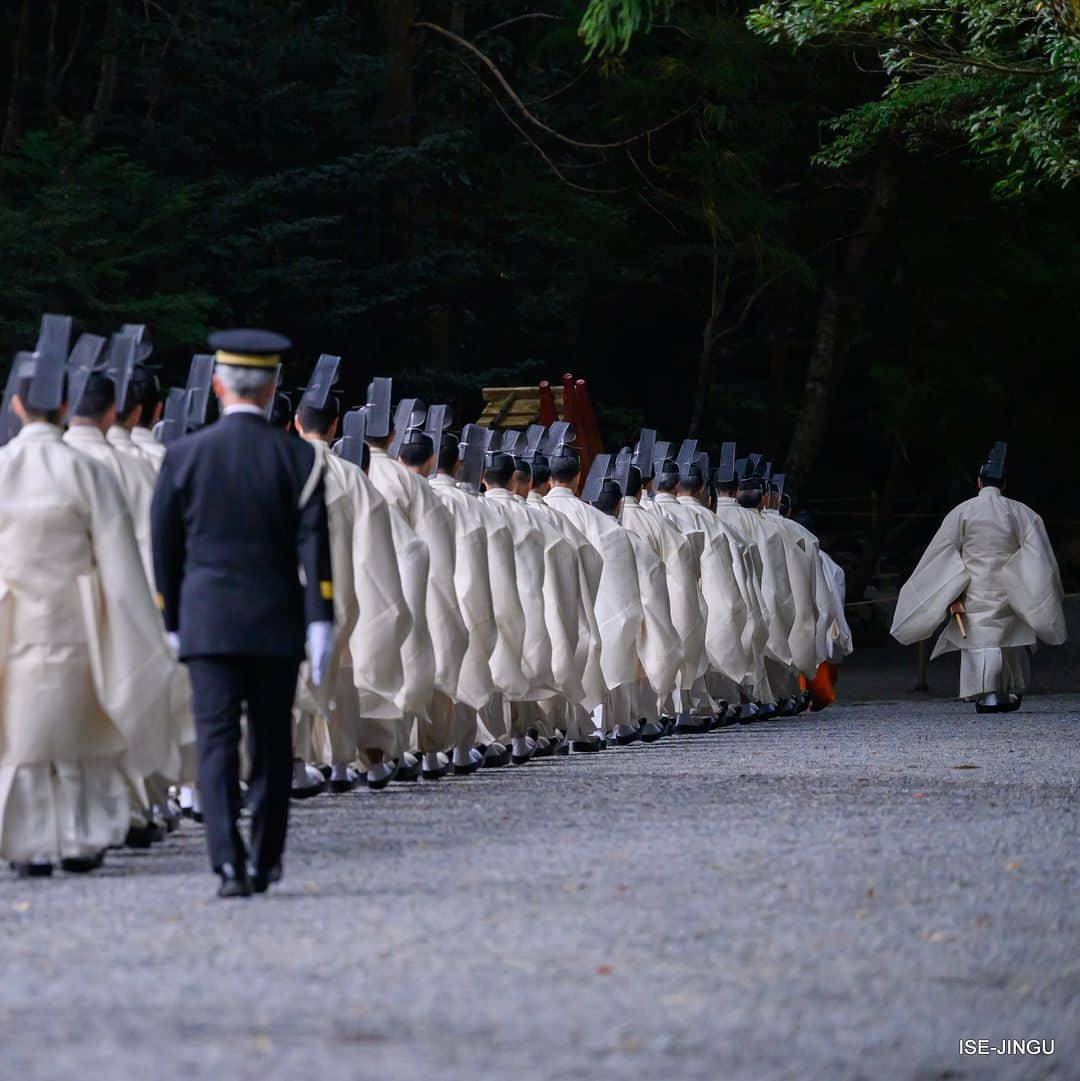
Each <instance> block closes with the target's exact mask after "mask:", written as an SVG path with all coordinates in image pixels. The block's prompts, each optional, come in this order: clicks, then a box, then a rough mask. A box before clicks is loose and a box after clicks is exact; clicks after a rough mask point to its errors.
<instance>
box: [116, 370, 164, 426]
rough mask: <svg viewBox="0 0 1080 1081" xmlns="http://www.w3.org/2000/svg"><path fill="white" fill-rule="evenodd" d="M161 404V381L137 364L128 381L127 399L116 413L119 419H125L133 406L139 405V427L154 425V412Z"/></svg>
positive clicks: (132, 409)
mask: <svg viewBox="0 0 1080 1081" xmlns="http://www.w3.org/2000/svg"><path fill="white" fill-rule="evenodd" d="M160 404H161V383H160V382H159V380H158V377H157V375H156V374H155V373H154V372H152V371H150V369H149V368H146V367H144V366H143V365H141V364H140V365H137V366H136V367H135V369H134V370H133V371H132V373H131V379H130V380H129V381H128V391H127V401H126V402H125V403H124V405H125V409H124V412H123V413H119V412H118V414H117V416H118V418H119V419H120V420H122V421H123V420H127V419H128V417H130V416H131V414H132V412H134V410H135V407H136V406H139V407H141V409H140V412H139V420H138V425H139V427H140V428H152V427H153V426H154V414H155V413H156V412H157V408H158V406H159V405H160Z"/></svg>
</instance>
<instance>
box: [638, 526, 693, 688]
mask: <svg viewBox="0 0 1080 1081" xmlns="http://www.w3.org/2000/svg"><path fill="white" fill-rule="evenodd" d="M626 535H627V536H628V537H629V538H630V544H631V545H632V546H633V549H634V562H635V563H636V564H637V577H638V592H639V593H640V594H641V627H640V629H639V630H638V638H637V655H638V664H639V665H640V666H641V675H642V678H643V679H645V680H646V681H647V682H648V684H649V686H650V687H651V688H652V689H653V692H654V693H655V695H656V697H657V698H661V699H665V700H666V699H668V698H670V696H671V695H672V694H673V693H674V691H675V677H676V676H677V675H678V674H679V670H680V669H681V668H682V662H683V648H682V642H681V641H680V639H679V632H678V631H677V630H676V629H675V624H674V623H673V622H672V620H671V602H670V598H669V595H668V584H667V573H666V571H665V570H664V564H663V563H662V562H661V561H660V557H659V556H658V555H657V554H656V552H655V551H653V548H652V546H651V545H650V544H649V542H648V541H647V540H645V539H644V538H643V537H639V536H638V535H637V534H636V533H632V532H630V531H629V530H627V531H626Z"/></svg>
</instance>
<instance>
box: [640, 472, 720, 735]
mask: <svg viewBox="0 0 1080 1081" xmlns="http://www.w3.org/2000/svg"><path fill="white" fill-rule="evenodd" d="M641 492H642V475H641V471H640V470H639V469H638V468H637V467H636V466H631V467H630V469H629V474H628V477H627V490H626V493H625V494H624V496H623V501H622V510H621V512H620V515H619V520H620V522H621V523H622V526H623V528H624V529H626V530H627V532H629V533H631V534H633V535H634V536H636V537H638V538H639V539H640V540H642V541H643V542H645V543H646V544H647V545H648V546H649V548H650V550H651V551H652V552H653V554H654V555H655V556H656V558H657V559H658V560H659V561H660V563H661V566H662V567H663V569H664V574H665V577H666V584H667V593H668V603H669V611H670V615H671V623H672V626H673V627H674V629H675V632H676V635H677V638H678V642H679V649H680V652H681V655H682V663H681V665H680V666H679V667H678V669H677V671H676V676H677V682H678V685H679V686H681V687H692V686H693V685H694V684H695V683H697V682H698V681H700V680H701V679H703V678H704V676H705V673H706V672H707V671H708V666H709V659H708V655H707V653H706V649H705V626H706V621H707V618H708V613H707V610H706V607H705V598H704V596H703V595H702V592H701V581H700V571H699V564H698V559H697V555H696V552H695V551H694V547H693V545H692V543H691V542H690V540H688V539H687V538H686V537H685V536H683V534H682V533H681V532H680V531H679V530H678V529H676V528H675V526H674V525H672V524H671V522H669V521H668V519H666V518H665V517H664V516H663V515H662V514H655V513H653V512H651V511H650V510H648V509H646V508H645V507H643V506H642V501H641ZM639 582H640V577H639ZM660 698H661V702H660V703H659V705H660V707H662V708H663V709H664V710H665V711H666V710H667V708H668V707H669V706H671V705H672V703H674V701H675V688H672V689H671V691H670V692H668V694H667V695H664V694H663V693H661V694H660ZM655 708H656V706H654V709H655ZM674 709H675V712H676V713H678V712H679V706H678V705H677V704H675V705H674ZM647 719H648V720H649V721H650V722H652V721H659V719H660V718H659V716H656V717H653V716H652V715H647Z"/></svg>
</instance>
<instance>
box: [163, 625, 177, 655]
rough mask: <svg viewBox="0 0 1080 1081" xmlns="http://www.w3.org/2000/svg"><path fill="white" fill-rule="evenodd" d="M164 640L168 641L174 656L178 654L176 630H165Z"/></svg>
mask: <svg viewBox="0 0 1080 1081" xmlns="http://www.w3.org/2000/svg"><path fill="white" fill-rule="evenodd" d="M165 641H166V642H168V643H169V649H171V650H172V655H173V656H174V657H179V656H180V635H178V634H177V633H176V631H166V632H165Z"/></svg>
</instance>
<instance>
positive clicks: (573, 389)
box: [477, 372, 604, 477]
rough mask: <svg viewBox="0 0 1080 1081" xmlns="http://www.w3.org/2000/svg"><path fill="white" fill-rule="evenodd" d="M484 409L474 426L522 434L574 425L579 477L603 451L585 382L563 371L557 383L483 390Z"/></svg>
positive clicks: (545, 382)
mask: <svg viewBox="0 0 1080 1081" xmlns="http://www.w3.org/2000/svg"><path fill="white" fill-rule="evenodd" d="M483 395H484V410H483V412H482V413H481V414H480V418H479V419H478V420H477V424H480V425H483V426H484V427H485V428H495V429H507V428H513V429H516V430H518V431H524V430H525V429H526V428H528V426H529V425H530V424H544V425H548V424H554V423H555V421H557V420H566V421H569V422H570V423H571V424H572V425H573V426H574V434H575V438H574V446H575V447H576V448H577V451H578V453H579V454H580V455H581V475H582V477H584V476H586V475H587V474H588V472H589V466H590V465H592V460H593V458H595V457H596V455H597V454H601V453H602V452H603V450H604V444H603V441H602V440H601V438H600V428H599V425H598V424H597V420H596V413H595V412H594V411H593V407H592V400H591V399H590V397H589V388H588V385H587V384H586V382H585V380H584V379H575V378H574V377H573V375H571V374H570V373H569V372H566V373H565V374H564V375H563V377H562V380H561V383H560V384H556V385H555V386H552V385H551V384H550V383H549V382H548V381H547V380H546V379H545V380H543V381H542V382H541V383H540V384H539V385H537V386H535V387H484V390H483Z"/></svg>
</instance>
